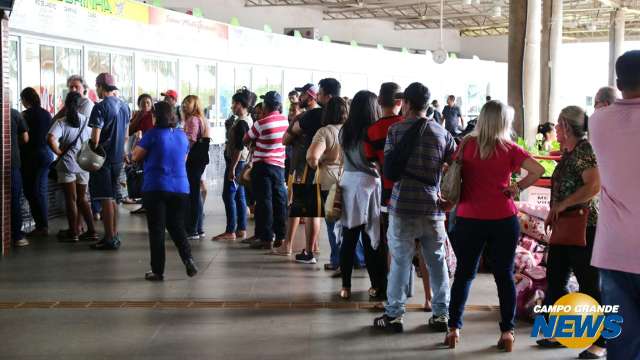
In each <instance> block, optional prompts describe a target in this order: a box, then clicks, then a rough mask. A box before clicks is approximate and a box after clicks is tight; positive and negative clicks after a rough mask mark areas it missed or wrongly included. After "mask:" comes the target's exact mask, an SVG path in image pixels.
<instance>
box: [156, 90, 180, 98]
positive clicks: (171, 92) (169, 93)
mask: <svg viewBox="0 0 640 360" xmlns="http://www.w3.org/2000/svg"><path fill="white" fill-rule="evenodd" d="M160 95H161V96H164V97H172V98H173V99H174V100H178V92H177V91H175V90H167V91H165V92H163V93H162V94H160Z"/></svg>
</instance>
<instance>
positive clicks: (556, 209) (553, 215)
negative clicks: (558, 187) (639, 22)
mask: <svg viewBox="0 0 640 360" xmlns="http://www.w3.org/2000/svg"><path fill="white" fill-rule="evenodd" d="M567 207H568V206H567V205H566V204H565V203H564V201H560V202H558V203H556V204H554V205H553V206H552V207H551V210H549V215H547V219H546V220H545V221H544V229H545V231H546V232H547V233H548V232H549V231H550V230H551V227H552V226H553V223H554V222H556V221H557V220H558V218H559V217H560V213H562V212H563V211H565V210H567Z"/></svg>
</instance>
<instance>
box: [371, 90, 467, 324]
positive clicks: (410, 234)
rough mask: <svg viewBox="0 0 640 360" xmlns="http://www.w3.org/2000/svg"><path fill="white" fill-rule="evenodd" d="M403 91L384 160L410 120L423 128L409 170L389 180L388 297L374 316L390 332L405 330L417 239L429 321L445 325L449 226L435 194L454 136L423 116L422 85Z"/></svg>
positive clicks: (424, 98) (426, 94) (426, 102)
mask: <svg viewBox="0 0 640 360" xmlns="http://www.w3.org/2000/svg"><path fill="white" fill-rule="evenodd" d="M403 97H404V99H403V105H402V110H403V111H402V113H403V114H405V116H406V118H405V120H404V121H402V122H398V123H396V124H394V125H392V126H391V128H390V129H389V134H388V136H387V142H386V145H385V149H384V153H385V162H387V161H390V160H389V159H388V156H389V155H390V154H391V153H392V152H393V151H394V149H395V148H396V146H397V145H398V144H399V143H400V142H401V141H402V140H403V138H404V136H406V134H407V132H408V130H409V129H410V128H411V127H412V126H413V125H414V124H416V123H418V122H422V125H421V130H422V133H421V135H419V136H418V138H417V146H416V147H415V149H413V150H412V152H411V155H410V156H409V158H408V161H407V165H406V168H405V169H404V174H408V173H409V174H411V175H412V176H410V177H409V176H403V177H402V178H401V179H400V181H398V182H396V183H395V184H394V186H393V191H392V194H391V202H390V204H389V230H388V231H387V244H388V247H389V254H390V255H391V270H390V272H389V277H388V278H389V281H388V287H387V303H386V305H385V313H384V315H382V316H380V317H378V318H376V319H375V320H374V323H373V326H374V327H375V328H378V329H382V330H389V331H393V332H402V331H403V329H404V327H403V316H404V313H405V304H406V301H407V295H408V292H409V289H410V277H411V271H412V261H413V257H414V254H415V251H416V243H415V239H419V241H420V246H421V250H422V255H423V258H424V260H425V262H426V265H427V267H428V270H429V280H430V283H431V289H432V290H433V298H432V303H431V306H432V311H433V316H432V317H431V318H430V319H429V321H428V324H429V327H431V328H432V329H434V330H436V331H446V330H447V321H448V320H449V319H448V311H449V274H448V269H447V262H446V259H445V241H446V239H447V232H446V229H445V225H444V220H445V214H444V211H443V209H442V208H441V207H440V201H439V196H438V194H439V192H440V189H439V184H440V179H441V177H442V170H441V169H442V167H443V165H444V164H445V163H447V162H450V161H451V158H452V157H453V153H454V151H455V142H454V140H453V137H452V136H451V134H449V132H447V131H446V130H445V129H444V128H443V127H442V126H440V125H439V124H438V123H436V122H435V121H434V120H433V119H427V117H426V116H427V108H428V106H429V98H430V97H431V94H430V92H429V89H428V88H427V87H426V86H424V85H422V84H420V83H413V84H411V85H409V87H407V88H406V90H405V91H404V95H403Z"/></svg>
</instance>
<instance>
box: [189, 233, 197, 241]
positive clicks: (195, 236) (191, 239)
mask: <svg viewBox="0 0 640 360" xmlns="http://www.w3.org/2000/svg"><path fill="white" fill-rule="evenodd" d="M187 240H189V241H193V240H200V235H198V234H191V235H187Z"/></svg>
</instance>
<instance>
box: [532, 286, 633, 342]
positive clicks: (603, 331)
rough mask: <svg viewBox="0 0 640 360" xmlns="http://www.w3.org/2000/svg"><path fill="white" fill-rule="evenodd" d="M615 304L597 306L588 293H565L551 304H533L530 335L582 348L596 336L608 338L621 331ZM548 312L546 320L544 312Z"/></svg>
mask: <svg viewBox="0 0 640 360" xmlns="http://www.w3.org/2000/svg"><path fill="white" fill-rule="evenodd" d="M619 310H620V306H619V305H600V304H598V302H597V301H596V300H595V299H594V298H592V297H591V296H589V295H585V294H581V293H571V294H567V295H565V296H563V297H561V298H560V299H558V301H556V303H555V304H554V305H548V306H547V305H536V306H535V307H534V309H533V311H534V312H535V313H536V314H538V315H537V316H536V318H535V321H534V323H533V330H531V336H532V337H538V335H539V334H540V333H542V335H543V336H544V337H545V338H551V337H554V338H555V339H556V340H558V341H559V342H560V343H561V344H562V345H564V346H566V347H568V348H586V347H588V346H591V345H592V344H593V343H594V342H595V341H596V340H597V339H598V338H599V337H600V336H602V337H603V338H605V339H607V340H609V339H615V338H617V337H618V336H620V334H621V333H622V322H623V319H622V316H620V315H619V314H618V312H619ZM546 313H548V314H549V320H548V321H547V319H546V318H545V315H544V314H546Z"/></svg>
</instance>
